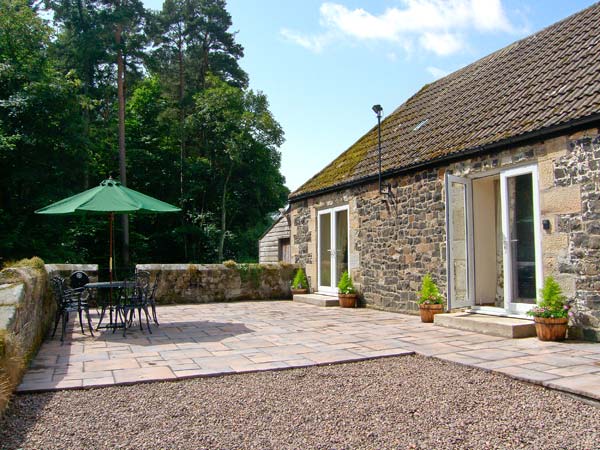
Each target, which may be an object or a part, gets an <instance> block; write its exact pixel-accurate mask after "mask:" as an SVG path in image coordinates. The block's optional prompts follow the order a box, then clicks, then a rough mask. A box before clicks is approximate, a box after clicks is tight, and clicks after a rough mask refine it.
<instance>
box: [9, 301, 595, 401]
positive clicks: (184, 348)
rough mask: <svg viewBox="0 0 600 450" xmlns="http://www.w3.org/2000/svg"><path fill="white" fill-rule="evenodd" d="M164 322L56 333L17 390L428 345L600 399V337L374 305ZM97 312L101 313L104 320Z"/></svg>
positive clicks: (263, 308)
mask: <svg viewBox="0 0 600 450" xmlns="http://www.w3.org/2000/svg"><path fill="white" fill-rule="evenodd" d="M158 313H159V318H160V321H161V325H160V327H152V331H153V333H152V334H149V333H148V331H147V330H145V329H144V331H140V330H139V328H138V329H135V328H133V329H131V331H129V330H128V333H127V337H125V338H124V337H123V336H122V333H121V332H116V333H114V334H113V333H112V332H109V331H100V332H96V333H95V334H96V335H95V336H94V337H92V336H90V335H89V334H86V335H82V334H81V333H80V331H79V330H78V329H77V327H75V328H74V327H73V324H71V326H70V330H69V333H68V336H67V337H66V338H65V342H64V344H61V343H60V341H59V340H58V339H54V340H50V339H49V340H47V341H46V342H44V344H43V345H42V347H41V349H40V351H39V353H38V355H37V356H36V358H35V359H34V361H33V362H32V365H31V369H30V370H29V371H28V372H27V373H26V375H25V377H24V379H23V382H22V383H21V385H20V386H18V388H17V391H18V392H32V391H49V390H50V391H51V390H61V389H81V388H88V387H100V386H108V385H115V384H132V383H138V382H148V381H159V380H175V379H181V378H189V377H198V376H215V375H221V374H227V373H242V372H255V371H265V370H280V369H287V368H292V367H304V366H311V365H322V364H332V363H343V362H350V361H358V360H363V359H370V358H378V357H388V356H399V355H406V354H411V353H419V354H422V355H425V356H431V357H436V358H440V359H444V360H447V361H453V362H456V363H459V364H463V365H467V366H471V367H478V368H481V369H484V370H489V371H494V372H499V373H503V374H505V375H507V376H509V377H513V378H517V379H520V380H524V381H528V382H532V383H535V384H541V385H544V386H547V387H550V388H553V389H558V390H563V391H567V392H570V393H574V394H577V395H582V396H586V397H589V398H593V399H596V400H600V361H599V356H600V344H593V343H589V342H586V343H578V342H573V341H568V342H565V343H553V342H541V341H539V340H537V338H524V339H506V338H500V337H493V336H489V335H483V334H478V333H474V332H471V331H463V330H454V329H449V328H444V327H439V326H436V325H433V324H424V323H421V321H420V320H419V318H418V317H417V316H411V315H405V314H398V313H391V312H384V311H377V310H373V309H364V308H359V309H345V308H336V307H333V308H319V307H316V306H313V305H308V304H303V303H298V302H290V301H258V302H239V303H211V304H202V305H177V306H162V307H160V308H159V311H158ZM95 319H96V320H97V318H95Z"/></svg>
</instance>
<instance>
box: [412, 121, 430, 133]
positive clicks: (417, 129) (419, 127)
mask: <svg viewBox="0 0 600 450" xmlns="http://www.w3.org/2000/svg"><path fill="white" fill-rule="evenodd" d="M427 122H429V119H425V120H422V121H421V122H419V123H418V124H417V126H416V127H414V128H413V131H419V130H420V129H421V128H422V127H424V126H425V124H426V123H427Z"/></svg>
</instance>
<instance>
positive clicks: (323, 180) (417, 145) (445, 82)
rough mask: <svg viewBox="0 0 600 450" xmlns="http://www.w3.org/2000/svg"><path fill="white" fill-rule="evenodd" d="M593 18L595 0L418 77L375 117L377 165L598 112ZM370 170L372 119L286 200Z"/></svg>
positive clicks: (478, 144) (596, 20)
mask: <svg viewBox="0 0 600 450" xmlns="http://www.w3.org/2000/svg"><path fill="white" fill-rule="evenodd" d="M598 24H600V3H596V4H595V5H593V6H591V7H590V8H587V9H585V10H583V11H581V12H579V13H577V14H575V15H573V16H571V17H568V18H566V19H564V20H562V21H560V22H558V23H556V24H554V25H551V26H550V27H548V28H545V29H544V30H542V31H540V32H538V33H536V34H533V35H531V36H529V37H527V38H525V39H523V40H520V41H517V42H515V43H513V44H511V45H509V46H508V47H506V48H503V49H501V50H499V51H497V52H495V53H492V54H491V55H488V56H486V57H484V58H482V59H480V60H479V61H476V62H474V63H473V64H471V65H469V66H467V67H464V68H463V69H460V70H458V71H456V72H454V73H452V74H450V75H448V76H446V77H444V78H442V79H440V80H437V81H435V82H434V83H431V84H427V85H425V86H424V87H423V88H422V89H421V90H420V91H419V92H417V93H416V94H415V95H414V96H412V97H411V98H409V99H408V100H407V101H406V102H405V103H404V104H402V105H400V106H399V107H398V108H397V109H396V110H395V111H393V112H392V113H391V114H390V115H388V116H387V117H386V118H385V119H384V120H383V121H382V124H381V127H382V130H381V135H382V137H381V138H382V171H383V172H384V173H386V172H387V173H390V172H394V171H399V170H403V169H409V168H411V167H415V166H418V165H421V164H424V163H427V162H431V161H436V160H440V159H444V158H446V157H452V156H454V155H458V154H460V153H463V152H466V151H472V150H473V149H478V148H483V147H485V146H489V145H491V144H495V143H502V142H503V141H506V140H507V139H510V138H515V137H518V136H526V135H528V134H530V133H533V132H536V131H539V130H544V129H547V128H553V127H556V126H559V125H561V124H567V123H569V122H572V121H574V120H578V119H582V118H585V117H589V116H594V115H596V114H599V113H600V26H599V25H598ZM425 120H426V121H427V122H426V123H424V124H423V125H422V126H420V127H417V125H419V124H421V123H423V122H424V121H425ZM377 173H378V158H377V126H374V127H373V128H371V129H370V130H369V131H368V132H367V133H366V134H365V135H363V136H362V137H361V138H360V139H359V140H358V141H356V143H354V144H353V145H352V146H351V147H350V148H349V149H347V150H346V151H345V152H343V153H342V154H341V155H340V156H338V157H337V158H336V159H335V160H334V161H332V162H331V163H330V164H329V165H327V166H326V167H325V168H324V169H322V170H321V171H320V172H318V173H317V174H316V175H314V176H313V177H312V178H310V179H309V180H308V181H307V182H306V183H304V184H303V185H302V186H301V187H300V188H298V189H297V190H296V191H294V192H293V193H291V194H290V200H291V201H293V200H294V199H298V198H304V197H307V196H310V195H311V194H313V193H314V194H317V193H319V192H321V191H323V190H329V189H335V188H336V187H338V186H339V187H340V188H342V187H344V186H346V185H348V184H350V183H354V182H360V181H361V180H370V179H372V178H373V177H374V176H376V175H377Z"/></svg>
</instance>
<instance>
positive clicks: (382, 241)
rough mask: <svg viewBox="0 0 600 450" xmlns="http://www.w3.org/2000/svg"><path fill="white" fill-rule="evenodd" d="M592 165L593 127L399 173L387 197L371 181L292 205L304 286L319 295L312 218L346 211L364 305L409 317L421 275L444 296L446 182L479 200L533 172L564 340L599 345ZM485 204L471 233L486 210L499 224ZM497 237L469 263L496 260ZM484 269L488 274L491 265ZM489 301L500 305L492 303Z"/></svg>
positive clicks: (496, 291)
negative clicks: (507, 180) (566, 326)
mask: <svg viewBox="0 0 600 450" xmlns="http://www.w3.org/2000/svg"><path fill="white" fill-rule="evenodd" d="M599 164H600V129H599V128H597V127H594V128H587V129H583V130H579V131H576V132H575V131H574V130H571V131H570V132H569V134H562V135H558V136H556V135H555V136H554V137H552V138H550V139H546V140H544V141H529V143H527V144H524V145H520V146H513V147H506V148H504V149H502V150H500V151H495V152H488V153H486V154H479V155H476V156H472V157H469V158H463V159H457V160H454V161H453V162H450V163H446V164H440V165H433V164H432V165H430V166H429V167H427V168H423V169H421V170H415V171H412V172H411V171H406V172H405V173H403V174H402V175H397V176H394V177H390V178H386V179H385V183H386V184H388V183H389V186H390V188H389V190H390V195H386V194H380V193H379V187H378V185H377V183H375V182H371V183H363V184H360V183H359V184H356V185H355V186H352V187H346V188H340V189H338V190H333V191H330V192H328V193H323V194H320V195H314V196H308V197H305V198H302V199H299V200H297V201H294V200H293V199H292V201H291V208H290V215H291V240H292V242H291V243H292V255H293V262H294V263H297V264H301V265H302V266H304V267H305V268H306V273H307V276H308V278H309V283H310V285H311V289H312V290H313V291H318V290H319V286H318V283H319V282H318V280H319V273H318V270H319V260H320V259H319V249H320V247H319V242H318V241H319V239H318V236H319V228H318V227H319V212H320V211H321V212H322V211H324V210H329V209H331V208H335V207H347V210H348V224H349V227H348V228H349V233H348V256H347V266H348V269H349V271H350V273H351V274H352V276H353V278H354V281H355V285H356V286H357V288H358V290H359V291H360V293H361V297H362V300H363V302H364V304H366V305H368V306H370V307H374V308H381V309H386V310H391V311H399V312H416V311H417V309H418V308H417V304H416V300H417V292H418V290H419V287H420V284H421V280H422V278H423V276H424V275H425V274H427V273H430V274H432V276H433V278H434V279H435V281H436V282H437V283H438V285H439V286H440V289H441V290H442V291H443V293H444V295H445V296H448V294H449V292H448V285H449V283H448V278H449V275H448V270H449V265H448V249H447V248H446V247H447V242H448V240H447V238H448V226H449V225H448V224H449V222H448V221H449V220H451V218H450V217H448V216H447V209H448V208H447V176H448V175H452V176H455V177H460V178H464V179H468V180H471V181H469V183H471V184H474V185H476V187H475V188H474V190H473V192H475V195H473V197H476V196H477V195H480V196H481V195H482V194H477V192H481V193H483V192H485V189H484V184H485V183H487V184H489V189H490V192H492V191H493V183H494V182H495V183H496V184H498V181H497V180H496V181H495V179H496V178H498V177H500V174H501V173H503V172H504V171H506V170H509V169H513V168H521V167H534V168H535V169H533V170H535V174H536V175H535V177H534V178H535V181H536V182H535V184H534V186H536V187H537V189H536V191H537V196H536V198H538V199H539V202H538V203H537V204H539V206H538V207H539V212H538V214H539V218H540V222H539V224H543V226H541V225H540V229H539V230H538V231H539V233H538V234H537V235H536V236H538V239H539V240H540V241H541V242H540V249H541V273H543V276H544V277H546V276H548V275H552V276H553V277H554V278H555V279H556V280H557V281H558V282H559V284H560V285H561V287H562V288H563V290H564V291H565V294H566V295H567V296H568V297H569V298H570V299H572V300H573V301H574V309H573V311H574V314H575V315H574V317H573V320H572V323H571V325H573V327H572V329H571V332H570V333H571V334H570V335H571V336H572V337H581V338H586V339H590V340H600V171H599V169H600V168H599ZM484 175H485V176H488V175H489V177H487V178H486V177H484ZM486 180H487V181H486ZM484 182H485V183H484ZM479 185H481V186H479ZM486 189H487V188H486ZM482 204H483V205H484V206H483V207H481V208H480V209H479V210H477V209H472V211H474V213H473V214H474V216H475V218H474V220H475V222H476V224H475V226H474V229H475V231H477V226H478V224H479V226H480V227H483V226H484V225H482V224H483V223H484V222H485V220H484V219H483V218H482V217H483V216H485V215H486V214H487V215H489V216H490V217H492V216H495V217H496V219H497V220H500V219H499V215H498V213H497V210H496V208H494V207H492V206H491V205H488V206H489V207H488V206H485V199H484V201H483V202H482ZM476 207H477V205H475V208H476ZM490 220H491V222H490V223H492V222H493V220H495V219H493V218H492V219H490ZM472 230H473V228H471V231H472ZM480 235H481V233H480ZM497 237H498V236H496V235H489V236H486V237H485V238H484V239H480V240H479V241H477V242H475V243H473V244H471V245H472V247H475V248H474V250H475V256H474V258H479V259H478V260H477V259H475V260H476V264H478V265H479V266H481V265H482V263H484V262H485V259H490V258H492V259H496V258H498V257H499V256H498V255H501V253H502V251H501V249H500V250H499V247H498V245H501V240H499V241H498V242H500V244H498V245H496V244H494V242H495V241H496V240H497ZM488 247H489V248H490V249H489V252H488V253H486V254H485V255H484V256H482V257H479V256H477V249H480V248H488ZM500 257H501V256H500ZM321 259H322V258H321ZM454 259H456V257H455V258H454ZM458 259H460V258H458ZM487 265H488V266H489V267H490V271H491V272H493V270H494V269H493V267H497V266H498V262H497V261H496V260H494V261H493V263H489V264H487ZM456 267H460V261H459V262H458V263H457V265H456V266H455V268H456ZM497 272H498V274H499V276H498V277H496V279H495V280H494V281H493V284H494V286H493V287H492V288H490V289H488V290H489V291H490V292H491V291H493V293H492V294H490V295H491V296H493V297H498V296H501V292H502V287H503V286H502V284H503V278H502V276H501V275H502V273H501V271H500V270H499V269H498V271H497ZM482 280H483V278H482ZM455 284H457V283H455ZM477 284H479V285H482V286H483V285H484V284H485V282H484V281H482V282H480V283H477ZM496 285H498V286H496ZM455 289H458V288H457V287H455ZM477 293H478V294H479V291H477ZM454 294H456V293H454ZM456 295H458V294H456ZM500 300H501V299H500ZM476 301H477V300H476ZM491 301H492V302H495V303H496V305H495V306H498V304H497V303H498V299H497V298H496V299H492V300H491Z"/></svg>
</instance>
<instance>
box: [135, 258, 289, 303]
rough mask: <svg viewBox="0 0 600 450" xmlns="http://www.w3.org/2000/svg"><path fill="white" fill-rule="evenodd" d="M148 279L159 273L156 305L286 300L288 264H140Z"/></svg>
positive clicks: (138, 267)
mask: <svg viewBox="0 0 600 450" xmlns="http://www.w3.org/2000/svg"><path fill="white" fill-rule="evenodd" d="M137 269H138V270H147V271H149V272H150V273H151V279H152V280H153V279H154V276H155V275H156V274H157V273H158V272H160V276H161V278H160V283H159V286H158V290H157V293H156V297H157V302H158V303H161V304H167V303H209V302H227V301H236V300H266V299H288V298H291V297H292V293H291V290H290V286H291V282H292V279H293V276H294V273H295V271H296V266H294V265H292V264H231V265H230V264H228V265H227V266H225V265H223V264H141V265H138V266H137Z"/></svg>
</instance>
